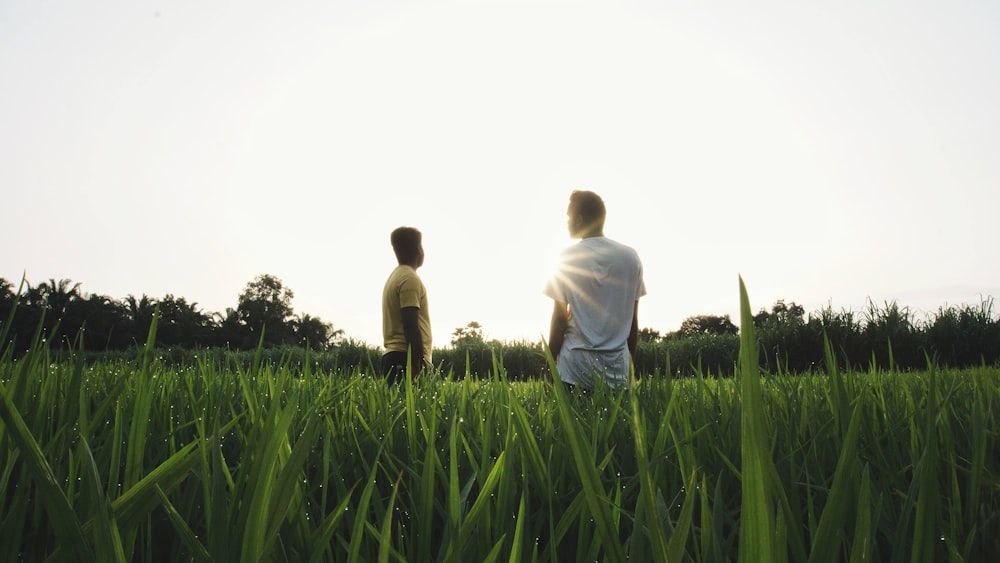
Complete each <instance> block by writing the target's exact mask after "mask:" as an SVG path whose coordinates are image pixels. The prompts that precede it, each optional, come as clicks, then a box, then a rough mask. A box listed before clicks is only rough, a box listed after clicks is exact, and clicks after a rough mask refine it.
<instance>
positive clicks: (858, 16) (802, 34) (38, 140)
mask: <svg viewBox="0 0 1000 563" xmlns="http://www.w3.org/2000/svg"><path fill="white" fill-rule="evenodd" d="M998 100H1000V3H997V2H996V1H994V0H981V1H962V0H959V1H948V2H945V1H934V2H927V1H880V0H873V1H867V0H866V1H853V0H849V1H843V2H802V1H771V0H761V1H756V2H736V1H725V2H712V1H705V2H702V1H693V0H692V1H687V2H669V1H666V2H665V1H648V2H647V1H622V2H611V1H607V2H600V1H593V2H570V1H562V2H557V1H543V0H536V1H522V2H503V1H466V2H458V1H453V2H429V1H420V0H409V1H386V0H382V1H380V0H372V1H308V2H282V3H279V2H258V1H249V0H243V1H239V2H236V1H232V2H213V1H204V0H199V1H172V2H165V1H131V0H129V1H125V0H121V1H114V2H113V1H101V0H93V1H87V2H71V1H55V0H53V1H44V0H40V1H31V0H2V1H0V190H2V195H0V202H2V209H3V211H2V212H0V229H2V233H3V240H4V243H3V244H2V245H0V276H2V277H5V278H7V279H8V280H11V281H14V282H15V283H16V282H18V281H19V280H20V279H21V276H22V274H24V275H26V276H27V279H28V281H29V282H31V283H32V284H37V283H39V282H41V281H45V280H47V279H49V278H55V279H60V278H71V279H72V280H74V281H75V282H80V283H81V284H82V286H81V289H82V290H83V291H84V292H87V293H100V294H105V295H109V296H111V297H113V298H116V299H122V298H124V297H125V296H127V295H129V294H134V295H137V296H138V295H142V294H148V295H150V296H151V297H156V298H160V297H163V296H164V295H165V294H167V293H172V294H174V295H175V296H183V297H185V298H187V299H188V300H189V301H194V302H197V303H198V306H199V307H200V308H201V309H203V310H205V311H207V312H213V311H223V310H225V309H226V308H227V307H235V306H236V303H237V299H238V295H239V293H240V292H241V291H242V289H243V288H244V286H245V285H246V284H247V282H249V281H250V280H252V279H253V278H254V277H255V276H256V275H258V274H261V273H268V274H272V275H275V276H277V277H278V278H280V279H281V280H282V281H283V282H284V283H285V285H286V286H288V287H289V288H291V289H292V291H293V292H294V293H295V298H294V300H293V302H292V305H293V307H294V309H295V311H296V312H297V313H309V314H311V315H314V316H319V317H321V318H322V319H323V320H325V321H327V322H331V323H333V325H334V326H335V327H336V328H339V329H343V330H344V331H345V332H346V333H347V335H348V336H350V337H353V338H355V339H358V340H363V341H367V342H369V343H371V344H373V345H380V344H381V337H380V333H381V324H380V323H381V316H380V315H381V312H380V299H381V290H382V284H383V282H384V280H385V277H386V276H387V275H388V273H389V272H390V271H391V270H392V268H393V266H394V265H395V259H394V257H393V254H392V250H391V247H390V245H389V232H390V231H391V230H392V229H393V228H395V227H397V226H399V225H404V224H405V225H411V226H415V227H417V228H419V229H421V230H422V231H423V232H424V246H425V249H426V252H427V261H426V263H425V266H424V268H422V269H421V270H420V273H421V275H422V277H423V279H424V282H425V284H426V285H427V288H428V292H429V296H430V312H431V321H432V325H433V330H434V334H435V345H447V343H448V341H449V339H450V335H451V333H452V331H454V330H455V329H456V328H458V327H462V326H465V325H466V324H467V323H469V322H470V321H478V322H479V323H480V324H482V325H483V327H484V329H485V333H486V336H487V337H488V338H499V339H520V338H525V339H528V340H537V339H538V338H540V337H542V336H543V335H547V333H548V318H549V313H550V303H549V301H548V300H547V299H546V298H545V297H544V296H543V295H542V293H541V291H542V287H543V285H544V283H545V280H546V278H547V276H548V274H549V272H550V271H551V267H552V263H553V260H554V258H555V256H556V254H557V252H558V250H559V249H560V248H561V247H563V246H564V245H566V244H569V243H570V241H569V239H568V237H567V235H566V232H565V209H566V203H567V200H568V197H569V193H570V191H571V190H573V189H592V190H594V191H596V192H598V193H599V194H601V195H602V196H603V197H604V199H605V201H606V203H607V206H608V221H607V226H606V233H607V235H608V236H610V237H612V238H615V239H617V240H620V241H622V242H624V243H626V244H629V245H631V246H633V247H635V248H636V249H637V250H638V251H639V254H640V256H641V258H642V259H643V263H644V266H645V281H646V286H647V289H648V292H649V293H648V295H647V296H646V297H645V298H643V300H642V301H641V303H640V309H639V319H640V323H639V324H640V326H641V327H649V328H654V329H656V330H659V331H661V332H668V331H671V330H676V329H677V328H678V327H679V325H680V323H681V321H682V320H683V319H685V318H687V317H689V316H692V315H698V314H720V315H721V314H729V315H731V316H732V318H733V321H734V322H738V317H739V315H738V296H739V293H738V276H739V275H742V276H743V278H744V280H745V282H746V284H747V288H748V291H749V294H750V299H751V304H752V306H753V308H754V310H755V311H756V310H758V309H760V308H770V306H771V305H772V304H773V303H774V302H775V301H776V300H778V299H785V300H786V301H795V302H797V303H800V304H802V305H804V306H805V307H806V310H807V311H815V310H818V309H819V308H821V307H823V306H826V305H831V306H833V308H834V309H838V310H839V309H842V308H849V309H861V308H863V307H865V305H866V303H867V302H868V300H869V299H870V300H872V301H874V302H875V303H878V304H883V303H884V302H886V301H892V300H895V301H897V302H898V303H899V304H900V305H904V306H909V307H911V308H914V309H916V310H919V311H926V312H927V313H933V312H934V311H936V310H937V308H938V307H939V306H942V305H958V304H976V305H978V304H979V303H980V299H981V298H984V297H990V296H993V297H1000V257H998V248H1000V245H998V242H1000V229H998V227H997V222H998V219H1000V217H998V215H1000V103H998Z"/></svg>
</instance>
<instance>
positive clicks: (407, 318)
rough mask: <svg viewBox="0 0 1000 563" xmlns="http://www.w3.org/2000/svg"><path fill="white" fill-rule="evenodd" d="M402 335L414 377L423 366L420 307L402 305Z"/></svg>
mask: <svg viewBox="0 0 1000 563" xmlns="http://www.w3.org/2000/svg"><path fill="white" fill-rule="evenodd" d="M400 310H401V311H402V313H403V335H404V336H405V337H406V345H407V346H409V348H410V370H411V372H410V373H412V374H413V376H414V377H415V376H416V375H417V374H418V373H420V368H422V367H423V366H424V339H423V337H422V336H421V335H420V307H403V308H402V309H400Z"/></svg>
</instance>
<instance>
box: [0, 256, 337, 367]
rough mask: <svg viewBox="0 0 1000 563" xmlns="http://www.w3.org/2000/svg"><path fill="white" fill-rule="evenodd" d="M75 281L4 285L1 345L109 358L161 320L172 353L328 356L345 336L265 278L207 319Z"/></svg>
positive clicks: (173, 301) (160, 331) (164, 302)
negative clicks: (294, 351)
mask: <svg viewBox="0 0 1000 563" xmlns="http://www.w3.org/2000/svg"><path fill="white" fill-rule="evenodd" d="M80 287H81V286H80V284H79V283H74V282H73V281H72V280H69V279H61V280H55V279H50V280H48V281H44V282H41V283H39V284H37V285H34V286H33V285H31V284H30V283H28V282H27V281H22V282H21V283H19V284H17V285H16V286H15V284H14V283H12V282H10V281H9V280H6V279H4V278H0V334H3V335H5V341H4V342H3V345H4V346H5V347H10V348H11V349H12V350H13V351H15V352H17V353H23V352H24V351H26V350H27V349H28V347H29V345H30V344H31V342H32V340H33V338H34V336H35V334H36V333H38V334H39V336H40V337H41V338H42V339H44V340H45V341H46V342H47V343H48V344H49V346H50V347H51V349H53V350H62V349H66V348H69V347H81V346H82V347H83V349H85V350H90V351H99V352H110V351H116V350H127V349H129V348H131V347H134V346H136V345H141V344H144V343H145V342H146V335H147V334H149V328H150V326H151V325H152V322H153V315H154V314H156V313H157V312H158V313H159V322H158V327H157V340H156V342H157V345H159V346H163V347H169V348H175V347H176V348H188V349H201V348H210V347H220V348H228V349H232V350H253V349H256V348H257V347H258V345H263V347H265V348H274V347H287V346H302V347H306V346H308V347H309V348H311V349H313V350H317V351H321V350H326V349H328V348H330V347H331V346H332V345H334V344H335V343H339V342H340V341H341V340H342V339H343V338H344V331H342V330H335V329H334V328H333V325H331V324H329V323H326V322H324V321H323V320H322V319H320V318H319V317H315V316H312V315H308V314H302V315H296V314H295V312H294V310H293V309H292V297H293V296H294V294H293V293H292V290H291V289H289V288H287V287H285V285H284V283H283V282H282V281H281V280H280V279H278V278H277V277H275V276H272V275H268V274H262V275H260V276H257V277H256V278H254V279H253V280H252V281H250V282H249V283H247V285H246V287H245V288H244V290H243V292H242V293H240V295H239V300H238V302H237V305H236V307H235V308H229V309H226V311H225V313H223V314H220V313H209V312H205V311H203V310H201V309H200V308H199V307H198V304H197V303H195V302H189V301H188V300H187V299H186V298H184V297H175V296H174V295H172V294H169V293H168V294H167V295H165V296H164V297H163V298H161V299H156V298H153V297H150V296H148V295H145V294H143V295H142V296H141V297H136V296H135V295H129V296H127V297H125V298H124V299H122V300H120V301H119V300H115V299H113V298H111V297H108V296H106V295H99V294H87V293H84V292H82V291H81V289H80Z"/></svg>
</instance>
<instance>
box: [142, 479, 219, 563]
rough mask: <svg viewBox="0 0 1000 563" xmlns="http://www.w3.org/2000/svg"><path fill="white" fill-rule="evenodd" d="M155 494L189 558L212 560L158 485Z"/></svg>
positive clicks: (204, 560)
mask: <svg viewBox="0 0 1000 563" xmlns="http://www.w3.org/2000/svg"><path fill="white" fill-rule="evenodd" d="M156 496H157V497H159V499H160V504H161V505H162V506H163V510H164V512H166V514H167V519H168V520H170V525H171V526H173V527H174V530H175V531H176V532H177V535H178V536H179V539H180V541H181V543H182V544H184V546H185V547H187V549H188V551H189V552H190V554H191V558H192V559H193V560H194V561H203V562H206V563H208V562H210V561H214V559H213V558H212V556H211V555H210V554H209V553H208V550H207V549H205V545H204V544H202V543H201V542H200V541H198V536H196V535H195V533H194V532H193V531H192V530H191V527H190V526H188V524H187V522H185V521H184V518H183V517H182V516H181V514H180V512H178V511H177V508H176V507H174V505H173V503H171V502H170V499H169V498H167V494H166V493H164V492H163V489H161V488H160V487H159V486H157V487H156Z"/></svg>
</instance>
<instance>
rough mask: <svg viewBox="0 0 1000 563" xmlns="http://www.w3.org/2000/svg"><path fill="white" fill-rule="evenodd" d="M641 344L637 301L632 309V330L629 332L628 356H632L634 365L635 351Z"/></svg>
mask: <svg viewBox="0 0 1000 563" xmlns="http://www.w3.org/2000/svg"><path fill="white" fill-rule="evenodd" d="M638 342H639V300H638V299H637V300H636V301H635V306H634V307H633V308H632V328H631V329H629V331H628V355H629V356H632V364H633V365H634V364H635V349H636V344H637V343H638Z"/></svg>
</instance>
